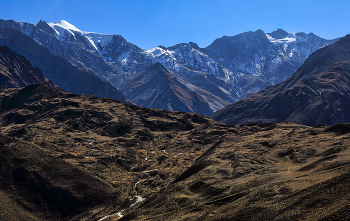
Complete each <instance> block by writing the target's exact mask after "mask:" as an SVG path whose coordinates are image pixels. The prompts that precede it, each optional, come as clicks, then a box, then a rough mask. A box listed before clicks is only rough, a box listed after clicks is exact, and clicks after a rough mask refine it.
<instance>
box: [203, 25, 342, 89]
mask: <svg viewBox="0 0 350 221" xmlns="http://www.w3.org/2000/svg"><path fill="white" fill-rule="evenodd" d="M336 40H337V39H334V40H326V39H323V38H320V37H318V36H316V35H314V34H313V33H310V34H305V33H303V32H300V33H287V32H286V31H284V30H282V29H278V30H276V31H274V32H272V33H264V32H263V31H262V30H257V31H255V32H245V33H242V34H239V35H236V36H232V37H228V36H224V37H222V38H219V39H216V40H215V41H214V42H213V43H212V44H211V45H209V46H208V47H206V48H205V49H203V52H204V53H206V54H208V55H209V56H211V57H212V58H213V59H215V60H216V61H217V62H218V63H220V64H221V65H223V66H224V67H226V68H227V69H228V70H229V71H231V72H233V73H244V74H251V75H256V76H259V77H260V78H261V79H263V80H265V81H267V82H269V83H271V84H277V83H280V82H281V81H283V80H286V79H287V78H289V77H290V76H292V74H293V73H294V72H295V71H296V70H297V69H298V68H299V67H300V66H301V65H302V64H303V62H304V61H305V59H306V58H307V57H309V55H310V54H311V53H312V52H314V51H316V50H317V49H319V48H322V47H324V46H326V45H329V44H331V43H333V42H335V41H336Z"/></svg>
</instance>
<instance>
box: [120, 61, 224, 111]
mask: <svg viewBox="0 0 350 221" xmlns="http://www.w3.org/2000/svg"><path fill="white" fill-rule="evenodd" d="M122 92H123V94H125V96H127V97H129V98H130V99H131V100H133V101H134V102H135V103H136V104H137V105H141V106H143V107H147V108H158V109H164V110H170V111H184V112H194V113H199V114H202V115H206V116H209V115H211V114H212V113H214V112H215V111H217V110H218V109H221V108H223V107H225V106H226V105H228V104H229V103H228V102H226V101H224V100H222V99H220V98H219V97H217V96H214V95H213V94H211V93H209V92H207V91H205V90H203V89H200V88H198V87H196V86H195V85H193V84H191V83H189V82H187V81H185V80H184V79H183V78H181V77H179V76H177V75H175V74H174V73H173V72H171V71H169V70H167V69H166V68H165V67H164V66H163V65H161V64H160V63H156V64H154V65H151V66H150V67H149V68H148V69H147V70H146V71H145V72H144V73H142V74H141V75H139V76H138V77H136V78H134V79H133V80H132V81H130V82H128V83H127V84H125V85H123V87H122Z"/></svg>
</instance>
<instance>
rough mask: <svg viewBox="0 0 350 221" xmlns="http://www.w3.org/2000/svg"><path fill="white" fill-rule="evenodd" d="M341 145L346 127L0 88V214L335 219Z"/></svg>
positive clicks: (340, 193)
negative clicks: (235, 121) (242, 119)
mask: <svg viewBox="0 0 350 221" xmlns="http://www.w3.org/2000/svg"><path fill="white" fill-rule="evenodd" d="M338 55H339V58H340V59H341V58H343V57H342V56H343V54H342V53H340V54H338ZM349 138H350V125H349V124H338V125H334V126H326V125H318V126H317V127H308V126H304V125H300V124H295V123H286V122H283V123H257V124H249V125H241V126H235V125H226V124H223V123H221V122H218V121H214V120H212V119H209V118H206V117H204V116H202V115H199V114H194V113H184V112H168V111H164V110H157V109H147V108H143V107H139V106H136V105H128V104H126V103H124V102H119V101H116V100H113V99H108V98H98V97H95V96H89V95H75V94H72V93H68V92H65V91H62V90H60V89H59V88H55V87H50V86H47V85H45V84H44V83H39V84H34V85H30V86H28V87H25V88H9V89H4V88H0V177H1V179H0V205H1V206H0V219H1V220H11V221H12V220H101V219H104V220H108V219H109V220H113V219H118V218H120V216H123V217H122V218H121V220H175V219H176V220H342V219H344V217H345V219H347V217H348V214H349V211H350V208H349V204H348V202H349V200H350V196H349V194H348V193H349V191H350V173H349V167H350V166H349V165H350V161H349V154H350V149H349V148H348V147H349V144H350V139H349ZM320 141H322V142H320Z"/></svg>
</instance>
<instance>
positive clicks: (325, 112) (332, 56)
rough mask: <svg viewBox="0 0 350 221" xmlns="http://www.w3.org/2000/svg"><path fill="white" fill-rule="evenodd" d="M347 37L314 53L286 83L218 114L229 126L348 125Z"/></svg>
mask: <svg viewBox="0 0 350 221" xmlns="http://www.w3.org/2000/svg"><path fill="white" fill-rule="evenodd" d="M349 49H350V36H349V35H347V36H345V37H343V38H341V39H340V40H338V41H337V42H335V43H333V44H332V45H329V46H327V47H324V48H322V49H319V50H318V51H316V52H314V53H313V54H312V55H310V57H309V58H308V59H307V60H306V61H305V62H304V64H303V65H302V66H301V67H300V68H299V69H298V71H297V72H296V73H295V74H294V75H293V76H292V77H291V78H289V79H287V80H286V81H284V82H282V83H280V84H277V85H274V86H271V87H267V88H266V89H264V90H263V91H261V92H259V93H257V94H254V95H252V96H249V97H246V98H244V99H242V100H240V101H239V102H237V103H235V104H233V105H229V106H227V107H225V108H224V109H222V110H219V111H218V112H216V113H215V114H213V115H212V116H211V117H212V118H214V119H215V120H219V121H222V122H225V123H229V124H243V123H250V122H281V121H289V122H296V123H301V124H304V125H309V126H315V125H316V124H319V123H323V124H327V125H333V124H337V123H343V122H349V121H350V107H349V105H348V104H349V102H350V82H349V79H350V74H349V73H350V72H349V70H350V50H349Z"/></svg>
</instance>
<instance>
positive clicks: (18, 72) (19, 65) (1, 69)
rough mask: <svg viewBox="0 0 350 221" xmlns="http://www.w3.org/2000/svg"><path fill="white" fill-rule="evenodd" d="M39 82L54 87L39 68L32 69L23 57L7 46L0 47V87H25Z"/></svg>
mask: <svg viewBox="0 0 350 221" xmlns="http://www.w3.org/2000/svg"><path fill="white" fill-rule="evenodd" d="M39 82H44V83H45V84H47V85H51V86H54V83H52V82H51V81H50V80H49V79H48V78H46V77H45V76H44V75H43V74H42V72H41V70H40V69H39V68H35V67H33V66H32V65H31V64H30V62H29V61H28V60H27V59H25V58H24V57H23V56H21V55H18V54H16V53H15V52H13V51H12V50H11V49H10V48H9V47H7V46H0V87H5V88H9V87H25V86H28V85H31V84H36V83H39Z"/></svg>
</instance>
